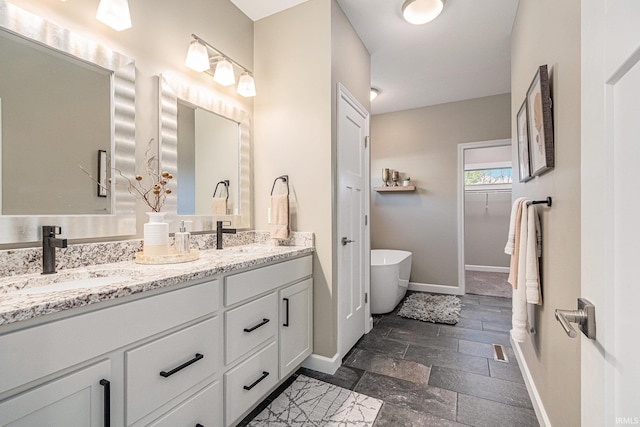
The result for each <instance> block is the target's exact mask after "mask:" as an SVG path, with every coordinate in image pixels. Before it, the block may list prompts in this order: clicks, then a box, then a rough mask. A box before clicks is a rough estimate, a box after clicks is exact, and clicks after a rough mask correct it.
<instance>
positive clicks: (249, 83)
mask: <svg viewBox="0 0 640 427" xmlns="http://www.w3.org/2000/svg"><path fill="white" fill-rule="evenodd" d="M191 37H193V41H192V42H191V44H190V45H189V51H188V53H187V59H186V60H185V65H186V66H187V67H189V68H191V69H193V70H195V71H199V72H202V71H205V72H207V73H209V74H212V75H213V80H215V81H216V82H217V83H219V84H221V85H222V86H229V85H232V84H234V83H235V82H236V76H235V72H234V69H233V68H234V67H237V68H239V69H240V70H242V75H241V76H240V81H239V83H238V89H237V91H238V93H239V94H240V95H242V96H244V97H251V96H256V83H255V81H254V80H253V75H252V73H251V71H249V70H248V69H246V68H245V67H243V66H242V65H240V64H239V63H237V62H236V61H234V60H233V59H231V58H230V57H228V56H227V55H225V54H224V53H222V52H221V51H220V50H218V49H216V48H215V47H213V46H211V45H210V44H209V43H207V42H206V41H205V40H203V39H202V38H200V37H198V36H196V35H195V34H191ZM210 64H215V71H213V73H212V72H211V68H210ZM205 65H206V68H205Z"/></svg>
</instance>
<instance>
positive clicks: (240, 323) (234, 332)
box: [224, 292, 278, 364]
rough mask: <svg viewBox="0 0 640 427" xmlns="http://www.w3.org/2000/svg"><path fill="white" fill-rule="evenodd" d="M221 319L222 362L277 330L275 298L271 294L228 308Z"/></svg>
mask: <svg viewBox="0 0 640 427" xmlns="http://www.w3.org/2000/svg"><path fill="white" fill-rule="evenodd" d="M224 318H225V322H224V323H225V328H224V335H225V362H226V364H229V363H232V362H233V361H234V360H236V359H238V358H239V357H240V356H242V355H243V354H245V353H247V352H248V351H250V350H251V349H253V348H254V347H256V346H257V345H259V344H262V343H263V342H265V341H267V340H268V339H269V338H271V337H274V336H275V335H276V334H277V333H278V298H277V295H276V293H275V292H274V293H271V294H269V295H267V296H264V297H262V298H260V299H257V300H255V301H252V302H249V303H247V304H243V305H241V306H240V307H238V308H234V309H233V310H229V311H227V312H226V313H225V314H224Z"/></svg>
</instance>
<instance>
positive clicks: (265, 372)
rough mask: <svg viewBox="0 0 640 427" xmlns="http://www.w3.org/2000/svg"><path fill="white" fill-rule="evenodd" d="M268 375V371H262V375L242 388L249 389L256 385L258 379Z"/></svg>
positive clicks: (260, 379)
mask: <svg viewBox="0 0 640 427" xmlns="http://www.w3.org/2000/svg"><path fill="white" fill-rule="evenodd" d="M268 376H269V372H267V371H262V376H261V377H260V378H258V379H257V380H255V381H254V382H253V384H251V385H246V386H244V389H245V390H251V389H252V388H254V387H255V386H257V385H258V383H259V382H260V381H262V380H263V379H265V378H267V377H268Z"/></svg>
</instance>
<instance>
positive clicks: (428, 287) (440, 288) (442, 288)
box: [409, 282, 463, 295]
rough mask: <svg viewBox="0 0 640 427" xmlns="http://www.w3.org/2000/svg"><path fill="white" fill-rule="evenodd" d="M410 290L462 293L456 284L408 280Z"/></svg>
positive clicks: (450, 293) (451, 293)
mask: <svg viewBox="0 0 640 427" xmlns="http://www.w3.org/2000/svg"><path fill="white" fill-rule="evenodd" d="M409 290H410V291H418V292H432V293H434V294H449V295H463V293H462V292H461V291H460V288H458V287H457V286H447V285H432V284H429V283H416V282H409Z"/></svg>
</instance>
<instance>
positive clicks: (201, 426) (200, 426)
mask: <svg viewBox="0 0 640 427" xmlns="http://www.w3.org/2000/svg"><path fill="white" fill-rule="evenodd" d="M196 427H204V426H203V425H202V424H200V423H198V424H196Z"/></svg>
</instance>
